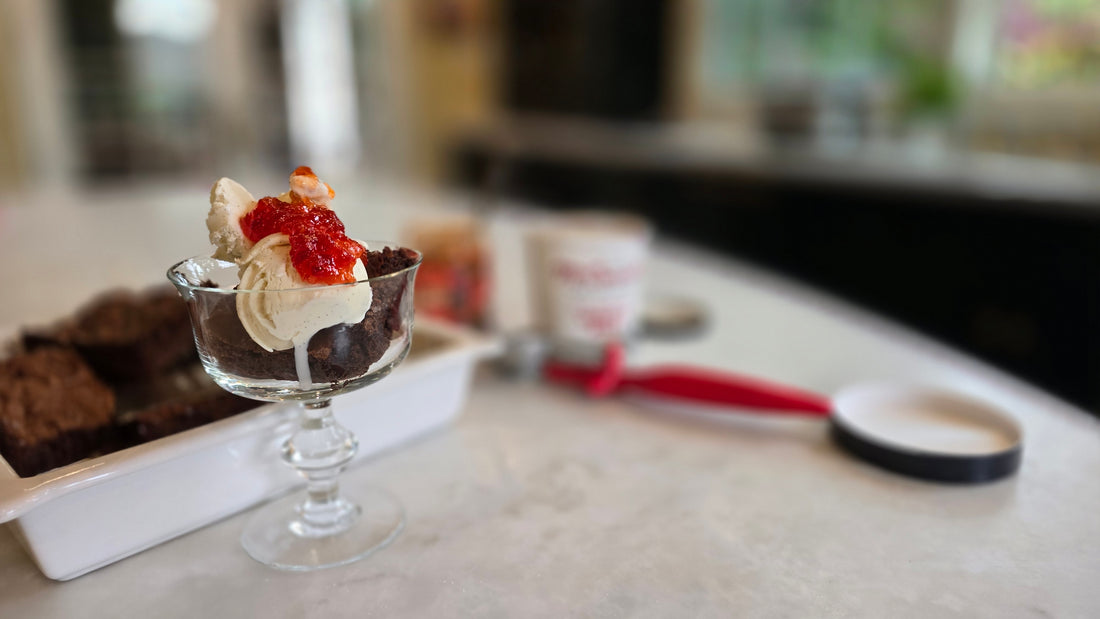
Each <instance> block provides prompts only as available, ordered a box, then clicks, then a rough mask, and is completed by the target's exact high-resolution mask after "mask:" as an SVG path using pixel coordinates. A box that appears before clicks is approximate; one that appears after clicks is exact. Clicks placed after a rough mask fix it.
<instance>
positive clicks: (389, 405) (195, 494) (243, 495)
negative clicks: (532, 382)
mask: <svg viewBox="0 0 1100 619" xmlns="http://www.w3.org/2000/svg"><path fill="white" fill-rule="evenodd" d="M496 350H497V343H496V342H495V340H492V339H489V338H486V337H483V336H480V335H477V334H474V333H471V332H468V331H465V330H460V329H456V328H453V327H447V326H445V325H441V324H439V323H435V322H432V321H429V320H423V319H419V320H418V321H417V324H416V331H415V336H414V340H413V350H412V352H411V353H410V355H409V357H408V358H407V359H406V360H405V362H404V363H402V364H401V365H400V366H399V367H398V368H397V369H396V370H394V372H393V374H391V375H390V376H389V377H387V378H386V379H385V380H382V381H380V382H378V383H375V384H373V385H371V386H369V387H366V388H364V389H361V390H359V391H356V392H352V393H349V394H346V395H342V396H339V397H338V398H336V400H335V402H334V405H335V409H336V416H337V417H338V418H339V420H340V422H341V423H342V424H344V425H345V426H347V427H348V428H349V429H351V430H352V431H353V432H355V434H356V435H358V438H359V452H358V454H357V455H356V457H355V461H359V460H362V459H364V458H367V457H369V456H371V455H372V454H377V453H378V452H380V451H382V450H385V449H389V448H393V447H395V446H398V445H400V444H402V443H404V442H406V441H408V440H410V439H413V438H415V437H417V436H419V435H422V434H424V433H426V432H429V431H431V430H433V429H436V428H439V427H441V426H444V425H446V424H447V423H449V422H450V421H452V420H453V419H454V418H455V417H456V416H457V415H458V413H459V412H460V411H461V410H462V406H463V402H464V401H465V399H466V394H467V391H468V389H469V386H470V382H471V379H472V373H473V370H474V367H475V365H476V363H477V361H478V360H479V359H482V358H484V357H487V356H489V355H491V354H493V353H494V352H495V351H496ZM296 423H297V410H296V409H295V408H294V407H293V406H288V405H281V404H268V405H261V406H260V407H259V408H256V409H253V410H251V411H247V412H244V413H241V414H240V415H237V416H235V417H231V418H229V419H223V420H221V421H217V422H214V423H211V424H207V425H204V426H201V427H198V428H194V429H192V430H188V431H186V432H181V433H179V434H175V435H172V436H168V437H165V438H162V439H158V440H155V441H151V442H149V443H145V444H142V445H138V446H136V447H131V448H129V449H124V450H122V451H118V452H115V453H111V454H107V455H104V456H100V457H97V458H90V459H86V460H82V461H79V462H75V463H73V464H70V465H68V466H64V467H60V468H57V469H54V470H51V471H47V472H45V473H41V474H39V475H35V476H34V477H28V478H20V477H19V476H17V475H16V474H15V472H14V471H13V470H12V469H11V467H10V466H9V465H8V463H7V462H6V461H4V460H3V459H2V458H0V522H6V523H8V526H9V527H10V528H11V530H12V531H13V532H14V534H15V536H16V537H17V538H18V539H19V540H20V542H22V544H23V546H24V547H25V548H26V549H27V552H29V553H30V555H31V557H32V558H33V559H34V561H35V563H37V564H38V567H39V568H40V569H41V570H42V572H43V573H44V574H45V575H46V576H48V577H50V578H53V579H55V580H69V579H71V578H75V577H77V576H80V575H82V574H85V573H87V572H89V571H92V570H94V569H96V568H99V567H103V566H104V565H108V564H110V563H113V562H115V561H118V560H119V559H123V558H125V557H128V556H130V555H132V554H134V553H137V552H140V551H142V550H144V549H146V548H150V547H152V546H155V545H157V544H159V543H161V542H164V541H167V540H170V539H172V538H174V537H177V536H179V535H182V534H184V533H186V532H188V531H192V530H194V529H197V528H200V527H202V526H204V525H207V524H209V523H211V522H214V521H216V520H219V519H221V518H224V517H226V516H229V515H231V514H234V513H236V512H239V511H241V510H244V509H246V508H248V507H250V506H252V505H255V504H257V503H260V502H262V501H264V500H265V499H268V498H270V497H273V496H275V495H278V494H280V493H282V492H285V491H287V490H289V489H290V488H292V487H294V486H296V485H298V484H300V483H301V482H302V480H301V478H300V477H298V476H297V474H296V473H295V472H294V471H293V470H292V469H291V468H290V467H288V466H286V465H285V464H283V463H282V461H281V459H280V446H281V444H282V442H283V440H284V439H285V437H286V436H287V435H288V434H289V433H290V431H291V429H292V428H293V427H294V426H295V424H296ZM355 461H353V465H354V462H355Z"/></svg>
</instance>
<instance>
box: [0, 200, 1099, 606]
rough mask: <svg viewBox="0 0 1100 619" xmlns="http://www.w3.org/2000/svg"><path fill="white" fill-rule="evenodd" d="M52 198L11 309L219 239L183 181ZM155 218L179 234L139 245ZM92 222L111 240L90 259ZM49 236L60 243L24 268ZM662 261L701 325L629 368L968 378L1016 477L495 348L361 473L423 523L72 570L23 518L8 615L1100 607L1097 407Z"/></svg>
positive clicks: (213, 542)
mask: <svg viewBox="0 0 1100 619" xmlns="http://www.w3.org/2000/svg"><path fill="white" fill-rule="evenodd" d="M200 191H201V190H200ZM200 195H201V194H200ZM345 195H346V194H345ZM368 202H371V203H376V202H377V200H375V201H368ZM383 202H384V201H383ZM35 208H36V207H31V206H15V205H10V206H5V207H3V208H0V261H3V262H4V263H5V264H7V265H9V266H8V268H7V269H5V270H3V271H0V287H3V289H5V290H18V291H20V292H19V294H18V295H16V296H14V297H12V296H8V297H6V298H5V303H4V304H2V305H3V307H2V308H0V325H3V324H7V325H12V324H22V323H23V322H25V321H27V320H29V319H30V318H32V317H41V318H45V317H48V315H49V314H50V311H51V310H52V311H53V313H54V314H57V313H58V310H57V309H56V308H57V307H58V305H59V304H68V305H67V306H66V309H71V308H72V307H73V305H74V304H75V303H78V302H80V301H83V300H84V299H86V298H87V293H89V292H93V291H95V290H98V289H102V288H103V287H105V286H106V285H123V284H128V285H133V284H138V283H146V282H149V283H151V282H154V281H159V278H160V277H162V273H163V270H164V267H166V266H167V264H168V263H169V262H170V261H171V260H172V259H174V258H178V257H180V256H182V255H188V254H194V253H200V252H202V251H204V250H205V247H204V246H203V245H202V244H201V243H197V242H195V241H194V239H193V237H195V236H196V235H200V236H199V238H202V237H201V229H202V228H201V226H202V224H201V217H196V215H195V214H194V212H188V209H189V206H188V207H187V208H184V201H182V200H168V199H165V200H159V199H158V200H153V201H152V202H151V203H150V204H149V205H148V206H147V207H146V208H136V207H135V206H134V205H133V203H132V202H131V203H130V204H129V206H125V207H124V206H120V205H112V204H104V205H103V206H102V207H100V208H102V209H105V210H99V211H94V210H80V211H73V210H71V209H68V208H65V209H62V208H61V207H57V208H56V209H53V208H52V207H51V208H45V207H43V208H41V209H39V210H34V209H35ZM112 209H113V210H112ZM367 210H368V211H370V213H368V212H364V213H363V214H362V216H363V217H366V216H367V215H368V214H371V215H372V217H373V219H372V221H374V222H376V224H377V229H378V234H377V236H385V235H389V234H392V233H394V232H395V231H396V229H397V227H398V225H399V223H400V216H401V214H400V213H397V214H394V213H391V212H389V211H388V210H387V209H382V210H379V209H377V208H373V207H372V208H371V209H367ZM59 213H62V214H66V213H67V214H68V215H67V216H68V217H69V218H70V219H69V220H68V221H66V222H64V223H62V224H59V226H58V228H57V229H56V230H55V232H56V234H59V235H60V236H61V237H62V239H71V240H72V243H73V245H72V246H70V247H61V248H60V249H58V250H57V251H58V252H60V253H59V254H57V255H55V256H54V257H52V258H49V257H47V256H48V255H49V253H50V252H49V251H46V250H45V249H40V248H39V247H40V246H41V245H43V244H44V242H45V238H46V237H45V236H44V235H41V234H38V233H37V232H36V231H37V228H36V226H38V225H40V224H41V223H42V222H46V221H50V220H52V219H54V218H56V217H57V215H58V214H59ZM72 213H78V214H77V215H73V214H72ZM387 213H389V214H387ZM358 216H360V215H355V214H353V215H351V216H350V217H347V216H345V219H346V220H350V221H349V227H350V226H351V221H354V220H355V219H356V217H358ZM104 221H106V222H107V223H102V222H104ZM97 222H100V223H97ZM112 229H117V231H116V232H112V231H111V230H112ZM138 230H159V231H174V232H173V234H170V235H169V236H167V237H159V241H158V240H157V239H148V238H139V237H134V238H135V241H134V242H133V243H131V244H129V245H124V244H119V243H120V242H121V239H122V238H123V236H122V235H124V234H134V233H135V231H138ZM90 232H91V233H98V234H101V235H107V236H108V237H109V239H111V240H113V241H115V242H114V243H108V246H107V247H106V248H105V249H104V250H103V251H102V252H99V253H92V254H87V253H86V252H87V251H88V249H87V248H88V246H89V245H88V242H87V241H86V240H85V241H81V239H82V238H84V237H82V235H85V234H89V233H90ZM36 234H38V236H36ZM112 234H115V235H116V236H115V237H113V239H112V237H110V235H112ZM372 235H374V234H373V233H372ZM189 237H190V238H189ZM55 238H56V235H55ZM29 256H41V257H42V258H41V261H29V260H24V262H23V263H22V264H24V265H27V267H26V268H25V269H22V270H20V269H12V268H11V265H12V261H13V260H15V259H16V258H27V257H29ZM81 256H84V257H86V260H85V261H84V262H72V261H74V260H78V259H79V258H80V257H81ZM138 257H140V258H141V260H139V261H137V262H135V260H134V259H135V258H138ZM87 262H94V263H95V264H92V265H88V264H85V263H87ZM161 263H163V264H161ZM63 265H64V266H65V267H66V268H62V266H63ZM70 267H71V268H70ZM147 267H148V268H147ZM154 267H155V268H154ZM74 271H75V272H74ZM649 275H650V283H651V286H650V288H651V290H653V291H654V292H657V293H667V294H686V295H691V296H694V297H696V298H699V299H701V300H703V301H704V302H705V303H706V304H707V306H708V308H709V310H710V312H711V318H712V321H711V326H710V329H709V331H708V332H707V334H706V335H705V336H704V337H700V338H697V339H693V340H688V341H680V342H646V343H644V344H642V345H641V346H640V347H639V349H638V351H637V355H636V356H635V357H634V359H633V363H637V364H645V363H649V362H653V361H662V360H676V361H691V362H694V363H702V364H706V365H710V366H715V367H721V368H725V369H729V370H735V371H740V372H747V373H751V374H755V375H759V376H766V377H769V378H772V379H775V380H779V381H786V382H790V383H793V384H797V385H800V386H803V387H805V388H809V389H815V390H818V391H821V392H824V393H831V392H834V391H835V390H837V389H839V388H840V387H842V386H844V385H846V384H850V383H853V382H858V381H864V380H878V379H886V380H905V381H917V382H922V383H931V384H936V385H940V386H944V387H949V388H952V389H955V390H959V391H963V392H966V393H970V394H973V395H975V396H977V397H980V398H982V399H985V400H987V401H989V402H990V403H992V404H995V405H998V406H1001V407H1003V408H1004V409H1005V410H1007V411H1010V412H1011V413H1012V414H1013V415H1015V416H1016V417H1017V418H1018V419H1019V421H1020V422H1021V424H1022V425H1023V426H1024V431H1025V448H1024V460H1023V465H1022V467H1021V469H1020V471H1019V473H1018V474H1017V475H1016V476H1015V477H1012V478H1009V479H1006V480H1003V481H999V482H996V483H992V484H987V485H979V486H952V485H940V484H934V483H928V482H923V481H917V480H911V479H907V478H904V477H900V476H897V475H894V474H891V473H888V472H884V471H881V470H879V469H876V468H874V467H871V466H869V465H866V464H863V463H861V462H859V461H856V460H853V459H851V458H850V457H848V456H846V455H845V454H844V453H843V452H840V451H839V450H838V449H837V448H835V447H834V446H833V445H832V444H831V443H830V441H829V440H828V437H827V433H826V428H825V426H824V425H823V424H822V423H821V422H819V421H813V420H800V419H772V418H763V417H755V416H752V415H728V416H717V417H715V416H711V417H705V416H699V415H691V414H686V413H675V412H657V411H652V410H648V409H645V408H641V407H639V406H637V405H636V404H633V403H630V402H627V401H622V400H615V399H613V400H600V401H593V400H588V399H585V398H584V397H583V396H581V395H580V394H578V393H575V392H572V391H570V390H567V389H563V388H556V387H551V386H546V385H542V384H538V383H533V382H525V381H509V380H505V379H503V378H500V377H498V376H497V375H495V374H494V373H493V372H491V371H490V370H489V368H485V369H484V370H483V371H482V372H481V374H480V376H479V377H478V378H477V380H476V382H475V385H474V389H473V390H472V394H471V396H470V399H469V401H468V403H467V405H466V407H465V410H464V412H463V414H462V416H461V417H460V418H459V420H458V421H457V422H456V424H455V425H454V426H453V427H451V428H448V429H446V430H444V431H441V432H438V433H436V434H434V435H432V436H430V437H427V438H425V439H423V440H420V441H418V442H416V443H413V444H410V445H407V446H405V447H403V448H401V449H398V450H394V451H392V452H390V453H387V454H384V455H382V456H379V457H377V458H374V459H372V460H370V461H368V462H366V463H364V464H363V465H360V466H357V467H355V468H353V469H352V470H349V471H348V472H347V473H346V474H345V476H344V479H343V486H344V488H345V489H346V490H347V492H349V493H353V492H354V491H355V489H356V488H357V487H363V486H365V485H376V486H380V487H382V488H385V489H386V490H388V491H390V492H391V493H393V494H394V495H396V496H397V497H399V498H400V500H401V501H402V502H403V503H404V505H405V507H406V510H407V516H408V522H407V527H406V530H405V532H404V533H403V534H402V535H401V537H400V538H399V539H398V540H397V541H396V542H395V543H394V544H393V545H392V546H390V547H389V548H387V549H385V550H384V551H382V552H381V553H379V554H377V555H375V556H372V557H370V558H368V559H367V560H365V561H362V562H359V563H356V564H352V565H349V566H344V567H339V568H334V569H329V570H324V571H320V572H315V573H306V574H297V573H285V572H279V571H275V570H271V569H269V568H266V567H264V566H262V565H260V564H258V563H255V562H254V561H252V560H251V559H249V558H248V556H247V555H245V553H244V552H243V551H242V550H241V549H240V547H239V545H238V540H237V538H238V536H239V534H240V531H241V528H242V527H243V524H244V522H245V520H246V518H247V514H240V515H237V516H234V517H231V518H228V519H226V520H224V521H221V522H218V523H216V524H214V525H211V526H209V527H206V528H204V529H201V530H199V531H196V532H193V533H191V534H188V535H185V536H183V537H180V538H177V539H174V540H171V541H169V542H167V543H165V544H162V545H160V546H157V547H155V548H152V549H150V550H147V551H145V552H142V553H140V554H138V555H136V556H133V557H131V558H129V559H125V560H123V561H121V562H119V563H116V564H113V565H110V566H108V567H105V568H102V569H100V570H97V571H95V572H92V573H90V574H87V575H85V576H82V577H80V578H77V579H75V580H73V581H70V582H63V583H61V582H53V581H51V580H49V579H47V578H45V577H44V576H42V575H41V574H40V573H39V572H38V570H37V569H36V568H35V566H34V564H33V563H32V562H31V560H30V559H29V558H28V557H27V556H26V554H25V553H24V552H23V550H22V549H21V548H20V547H19V545H18V543H17V542H16V540H15V539H14V538H13V537H12V536H11V535H10V534H9V533H7V532H6V530H5V531H4V532H0V616H5V617H9V616H10V617H18V616H33V617H72V616H89V615H92V616H111V617H147V616H153V615H156V616H164V617H177V616H179V617H196V616H273V617H284V616H285V617H300V616H317V617H373V616H386V617H394V616H398V617H405V616H411V617H437V616H478V617H515V616H523V617H561V616H595V617H621V616H630V617H639V616H640V617H688V616H690V617H729V616H759V617H786V616H790V617H803V616H821V617H832V616H836V617H841V616H844V617H850V616H859V617H881V616H891V617H929V616H935V617H1016V616H1022V617H1029V616H1036V617H1044V616H1050V617H1085V616H1096V615H1097V614H1098V613H1100V589H1098V588H1097V587H1096V583H1097V578H1098V576H1100V545H1098V544H1097V543H1096V541H1097V540H1098V539H1100V517H1098V514H1100V475H1098V474H1097V471H1100V420H1098V419H1097V418H1095V417H1093V416H1090V415H1089V414H1087V413H1085V412H1084V411H1081V410H1078V409H1076V408H1074V407H1072V406H1070V405H1068V404H1065V403H1063V402H1061V401H1059V400H1057V399H1055V398H1053V397H1051V396H1048V395H1046V394H1044V393H1042V392H1040V391H1038V390H1036V389H1034V388H1032V387H1030V386H1028V385H1026V384H1023V383H1021V382H1019V381H1016V380H1014V379H1012V378H1010V377H1007V376H1005V375H1003V374H1001V373H999V372H997V371H995V370H992V369H990V368H988V367H986V366H984V365H982V364H980V363H978V362H976V361H973V360H971V359H968V358H966V357H964V356H962V355H960V354H958V353H955V352H953V351H951V350H949V349H946V348H944V347H941V346H939V345H937V344H934V343H932V342H929V341H928V340H925V339H923V338H921V337H919V336H916V335H914V334H912V333H910V332H907V331H905V330H903V329H900V328H898V327H896V326H894V325H892V324H890V323H889V322H886V321H883V320H881V319H879V318H876V317H875V316H872V315H869V314H865V313H863V312H861V311H859V310H856V309H854V308H851V307H848V306H846V305H844V304H842V303H839V302H837V301H835V300H833V299H831V298H829V297H827V296H824V295H820V294H818V293H816V292H814V291H811V290H807V289H804V288H801V287H799V286H796V285H793V284H791V283H790V282H787V281H784V280H782V279H779V278H776V277H774V276H772V275H770V274H768V273H766V272H762V271H759V270H756V269H753V268H751V267H749V266H747V265H744V264H740V263H737V262H733V261H729V260H725V259H721V258H717V257H714V256H711V255H707V254H704V253H700V252H697V251H696V250H693V249H690V248H685V247H679V246H673V245H668V244H662V245H659V247H658V252H657V254H656V255H655V257H654V260H653V263H652V268H651V272H650V274H649ZM87 278H91V280H90V281H84V280H85V279H87Z"/></svg>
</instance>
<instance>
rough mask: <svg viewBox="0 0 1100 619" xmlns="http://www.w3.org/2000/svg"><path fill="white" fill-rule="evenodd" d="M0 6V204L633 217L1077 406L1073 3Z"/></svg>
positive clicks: (1083, 289)
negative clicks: (521, 206)
mask: <svg viewBox="0 0 1100 619" xmlns="http://www.w3.org/2000/svg"><path fill="white" fill-rule="evenodd" d="M0 8H2V11H0V47H2V48H3V54H4V58H5V59H6V61H5V62H3V63H0V181H2V185H0V187H3V188H4V189H3V191H0V203H4V204H9V205H12V206H15V207H20V208H24V207H25V208H34V204H33V200H24V198H22V197H21V196H26V195H28V191H29V190H31V189H34V190H35V191H36V192H37V191H40V190H42V189H45V190H47V192H56V193H59V194H62V193H65V192H70V193H75V192H83V191H91V190H94V189H103V190H108V191H110V190H118V189H119V188H124V187H127V186H132V185H134V184H143V185H144V184H149V183H163V184H188V183H195V184H199V185H202V184H209V182H210V181H211V180H212V179H213V178H216V177H217V176H223V175H227V176H233V177H238V178H250V177H254V176H262V175H272V176H281V175H283V174H285V172H286V171H287V170H289V169H291V168H293V167H294V166H295V165H299V164H302V163H306V164H309V165H311V166H313V167H314V169H316V170H318V172H320V173H321V174H322V176H326V177H336V178H339V177H341V176H342V177H354V178H360V179H363V180H364V182H372V181H374V180H377V181H378V182H383V181H384V182H396V181H397V180H400V182H403V183H409V184H415V185H418V186H430V187H436V188H441V189H443V190H447V191H455V192H461V193H462V195H468V196H471V200H473V201H475V202H480V203H482V204H484V205H486V206H488V205H491V204H493V203H495V202H497V201H500V200H510V201H518V202H527V203H532V204H536V205H540V206H544V207H547V208H552V209H574V208H590V207H594V206H596V207H601V208H611V209H616V210H625V211H632V212H635V213H640V214H643V215H645V216H646V217H648V218H650V219H651V220H652V221H653V222H655V224H656V226H657V230H658V231H659V233H660V234H661V235H662V236H663V237H665V238H672V239H676V240H679V241H683V242H687V243H691V244H697V245H701V246H705V247H707V248H709V249H711V250H714V251H718V252H722V253H725V254H728V255H732V256H736V257H738V258H741V259H744V260H749V261H752V262H755V263H758V264H760V265H763V266H765V267H768V268H771V269H775V270H777V271H779V272H782V273H785V274H787V275H790V276H792V277H795V278H797V279H799V280H801V281H804V282H807V283H809V284H811V285H813V286H816V287H819V288H821V289H824V290H827V291H831V292H833V293H835V294H837V295H839V296H842V297H844V298H846V299H849V300H851V301H854V302H856V303H859V304H861V305H863V306H865V307H868V308H871V309H873V310H875V311H878V312H881V313H883V314H885V315H888V316H891V317H893V318H895V319H897V320H899V321H901V322H903V323H905V324H908V325H910V326H912V327H914V328H917V329H919V330H921V331H923V332H925V333H927V334H930V335H932V336H934V337H936V338H939V339H941V340H943V341H945V342H947V343H949V344H952V345H954V346H957V347H959V348H961V349H963V350H966V351H968V352H970V353H972V354H975V355H976V356H978V357H981V358H983V359H986V360H988V361H990V362H992V363H994V364H996V365H998V366H1000V367H1002V368H1005V369H1007V370H1009V371H1011V372H1014V373H1016V374H1018V375H1020V376H1023V377H1025V378H1027V379H1030V380H1031V381H1033V382H1035V383H1037V384H1039V385H1041V386H1043V387H1045V388H1047V389H1049V390H1051V391H1052V392H1054V393H1056V394H1058V395H1060V396H1062V397H1064V398H1066V399H1069V400H1071V401H1073V402H1075V403H1077V404H1079V405H1082V406H1084V407H1086V408H1089V409H1092V410H1100V363H1098V360H1097V358H1098V357H1097V354H1098V353H1097V351H1100V328H1098V327H1100V324H1098V322H1100V313H1098V311H1100V304H1098V299H1097V296H1098V295H1097V292H1096V291H1097V288H1098V286H1100V0H681V1H675V0H221V1H215V0H0ZM334 185H335V183H334ZM24 201H26V202H30V203H28V204H17V203H20V202H24ZM699 292H700V296H702V297H705V292H706V291H699Z"/></svg>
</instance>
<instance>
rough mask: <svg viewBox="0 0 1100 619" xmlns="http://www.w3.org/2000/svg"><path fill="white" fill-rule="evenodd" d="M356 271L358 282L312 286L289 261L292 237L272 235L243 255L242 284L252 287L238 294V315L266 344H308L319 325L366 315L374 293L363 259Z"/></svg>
mask: <svg viewBox="0 0 1100 619" xmlns="http://www.w3.org/2000/svg"><path fill="white" fill-rule="evenodd" d="M354 275H355V277H356V279H357V280H360V281H359V282H358V283H354V284H340V285H334V286H311V285H310V284H308V283H306V282H305V281H304V280H303V279H302V277H301V276H300V275H299V274H298V272H297V270H296V269H295V268H294V267H293V266H292V265H291V261H290V238H289V237H288V236H287V235H285V234H272V235H269V236H267V237H264V238H263V239H261V240H260V241H259V242H258V243H256V244H255V245H254V246H253V247H252V248H251V249H250V250H249V251H248V253H247V254H245V255H244V257H243V258H242V259H241V260H240V285H239V289H240V290H249V291H251V292H249V293H248V294H238V295H237V315H238V316H239V317H240V320H241V324H243V325H244V328H245V330H246V331H247V332H248V334H249V335H250V336H251V337H252V339H253V340H254V341H255V342H256V343H257V344H259V345H260V346H262V347H263V348H264V349H265V350H268V351H273V350H286V349H288V348H293V347H294V346H297V345H299V344H305V343H307V342H308V341H309V339H310V338H311V337H312V336H313V334H315V333H317V332H318V331H320V330H321V329H325V328H328V327H331V326H334V325H338V324H341V323H356V322H360V321H362V320H363V317H364V316H365V315H366V313H367V310H368V309H370V305H371V300H372V297H373V295H372V293H371V287H370V284H368V283H367V282H365V281H362V280H366V279H367V278H368V275H367V270H366V267H364V266H363V263H362V262H358V263H357V264H356V265H355V268H354ZM275 291H280V292H275Z"/></svg>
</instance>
